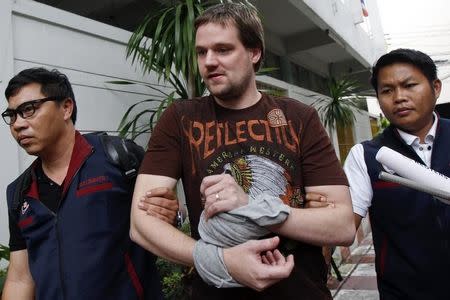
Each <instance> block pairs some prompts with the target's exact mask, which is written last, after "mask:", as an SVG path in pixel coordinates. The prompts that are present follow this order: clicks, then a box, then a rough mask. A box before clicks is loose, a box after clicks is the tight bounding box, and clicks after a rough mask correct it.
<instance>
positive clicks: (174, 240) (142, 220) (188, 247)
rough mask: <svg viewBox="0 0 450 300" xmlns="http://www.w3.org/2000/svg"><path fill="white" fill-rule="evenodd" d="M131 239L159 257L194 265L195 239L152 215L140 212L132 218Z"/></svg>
mask: <svg viewBox="0 0 450 300" xmlns="http://www.w3.org/2000/svg"><path fill="white" fill-rule="evenodd" d="M130 236H131V239H132V240H133V241H134V242H136V243H137V244H139V245H141V246H142V247H143V248H145V249H147V250H148V251H150V252H152V253H154V254H155V255H157V256H159V257H163V258H165V259H167V260H170V261H173V262H175V263H179V264H184V265H188V266H193V264H194V262H193V258H192V253H193V248H194V244H195V240H194V239H192V238H191V237H189V236H187V235H185V234H184V233H182V232H181V231H180V230H178V229H177V228H175V227H173V226H172V225H169V224H167V223H166V222H164V221H162V220H159V219H157V218H155V217H152V216H147V215H145V213H144V214H142V215H141V214H139V215H138V216H136V217H135V218H132V221H131V228H130Z"/></svg>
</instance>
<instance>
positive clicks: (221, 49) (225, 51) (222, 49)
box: [217, 48, 230, 53]
mask: <svg viewBox="0 0 450 300" xmlns="http://www.w3.org/2000/svg"><path fill="white" fill-rule="evenodd" d="M228 51H230V49H228V48H219V49H218V50H217V52H219V53H227V52H228Z"/></svg>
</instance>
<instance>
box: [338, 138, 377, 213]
mask: <svg viewBox="0 0 450 300" xmlns="http://www.w3.org/2000/svg"><path fill="white" fill-rule="evenodd" d="M344 171H345V174H346V175H347V179H348V182H349V184H350V194H351V197H352V203H353V212H354V213H356V214H358V215H360V216H361V217H365V216H366V214H367V210H368V209H369V207H370V205H371V203H372V196H373V191H372V184H371V183H370V177H369V173H368V172H367V165H366V162H365V160H364V148H363V146H362V145H361V144H357V145H355V146H353V147H352V149H350V152H349V154H348V156H347V159H346V160H345V163H344Z"/></svg>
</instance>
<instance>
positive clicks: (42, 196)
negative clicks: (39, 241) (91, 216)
mask: <svg viewBox="0 0 450 300" xmlns="http://www.w3.org/2000/svg"><path fill="white" fill-rule="evenodd" d="M35 171H36V178H37V183H38V191H39V200H40V201H41V202H42V204H44V205H45V206H46V207H47V208H48V209H50V210H51V211H52V212H54V213H56V211H57V210H58V205H59V202H60V201H61V196H62V186H61V185H59V184H57V183H56V182H54V181H53V180H51V179H50V178H48V177H47V175H45V173H44V170H43V169H42V165H41V164H38V165H37V166H36V168H35ZM17 188H19V187H17ZM12 220H13V218H11V216H10V217H9V248H10V250H11V251H17V250H23V249H26V248H27V245H26V243H25V240H24V239H23V237H22V233H21V231H20V228H19V226H18V225H17V223H15V222H13V221H12Z"/></svg>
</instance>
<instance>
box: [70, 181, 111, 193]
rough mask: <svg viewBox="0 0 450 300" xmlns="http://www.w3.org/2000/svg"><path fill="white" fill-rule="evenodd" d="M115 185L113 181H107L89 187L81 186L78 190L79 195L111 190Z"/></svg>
mask: <svg viewBox="0 0 450 300" xmlns="http://www.w3.org/2000/svg"><path fill="white" fill-rule="evenodd" d="M112 187H113V185H112V183H111V182H105V183H101V184H97V185H94V186H89V187H85V188H81V189H79V190H77V197H82V196H85V195H88V194H91V193H94V192H99V191H105V190H110V189H112Z"/></svg>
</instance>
